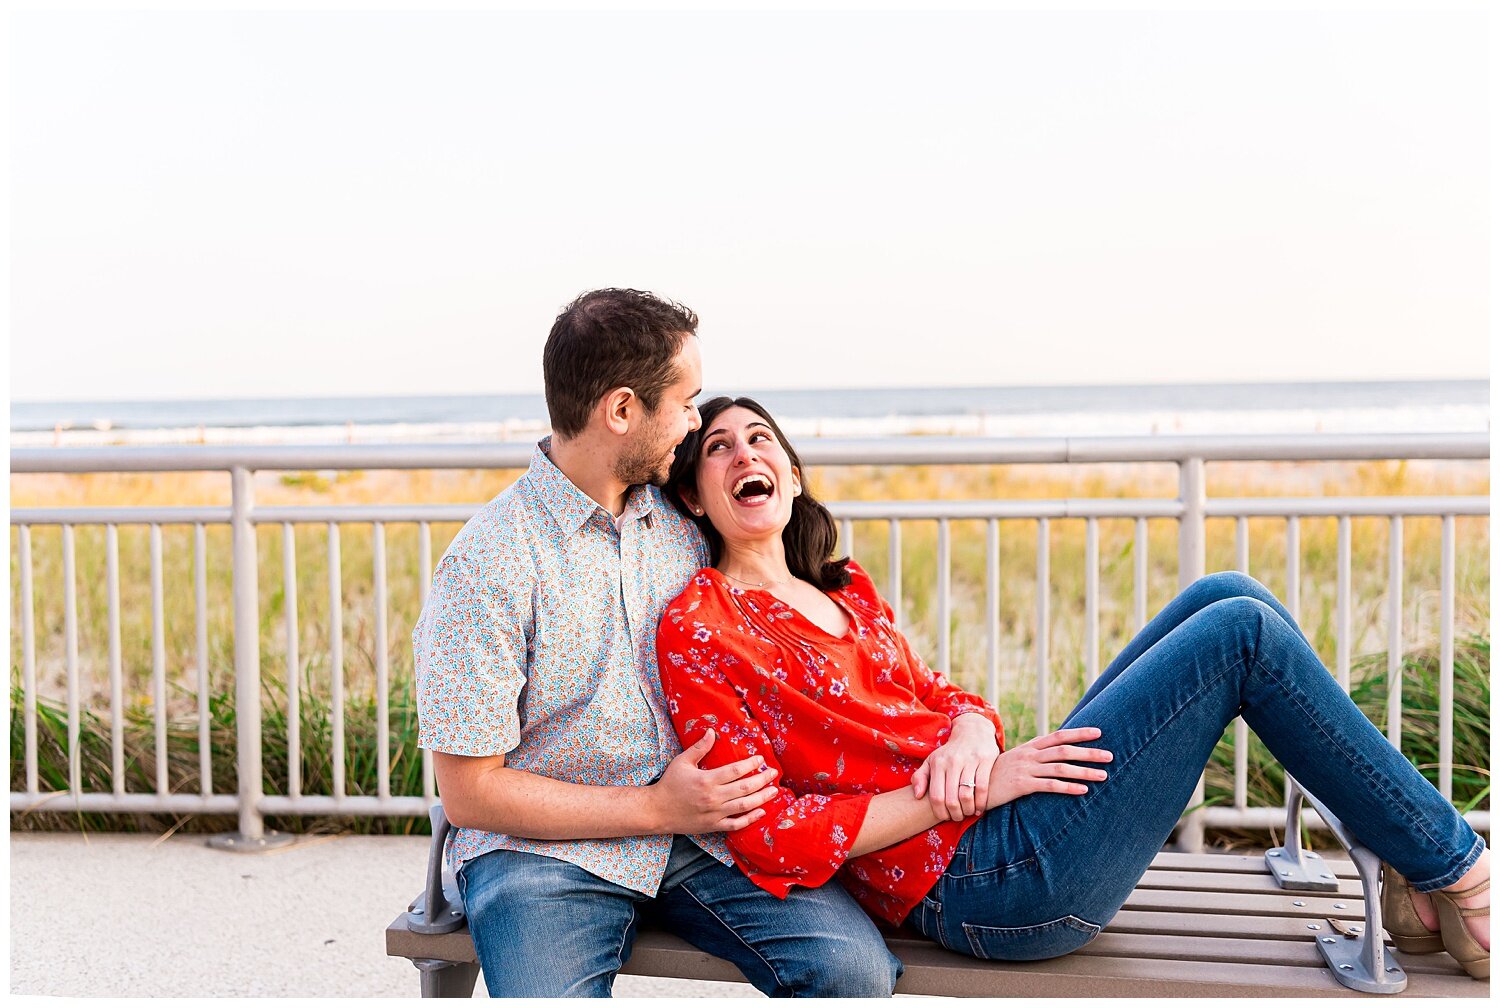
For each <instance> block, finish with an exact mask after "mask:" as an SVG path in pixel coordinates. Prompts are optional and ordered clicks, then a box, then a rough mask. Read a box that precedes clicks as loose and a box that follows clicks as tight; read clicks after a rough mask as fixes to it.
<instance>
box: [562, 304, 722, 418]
mask: <svg viewBox="0 0 1500 1008" xmlns="http://www.w3.org/2000/svg"><path fill="white" fill-rule="evenodd" d="M697 332H698V316H697V315H694V314H693V313H692V311H690V310H689V309H687V308H685V307H683V306H682V305H680V304H678V303H677V302H675V301H669V300H667V299H666V298H663V297H657V296H656V295H655V294H652V293H651V292H650V291H638V290H626V289H622V288H616V287H606V288H604V289H603V290H595V291H589V292H588V293H586V294H580V295H579V296H578V297H577V298H576V299H574V301H573V303H572V304H570V305H568V306H567V307H566V308H564V309H563V310H562V314H561V315H559V316H557V321H556V322H554V323H552V332H551V334H550V335H549V336H548V337H547V346H546V348H545V349H543V350H542V381H543V383H544V387H545V390H546V393H547V415H548V417H550V418H551V421H552V430H553V431H554V432H556V433H557V434H560V435H562V436H563V437H565V438H566V437H573V436H575V435H577V434H581V433H583V429H584V428H585V427H587V426H588V422H589V414H590V413H592V412H593V410H594V407H595V406H596V405H597V404H598V402H599V399H600V397H601V396H603V395H604V394H605V393H606V392H608V391H609V390H610V389H616V388H621V387H628V388H630V389H632V390H633V391H634V392H635V394H636V396H637V397H639V398H640V400H641V402H642V403H643V404H644V405H645V407H646V409H648V410H651V411H653V412H654V411H655V410H656V408H657V406H658V405H659V404H660V403H661V396H662V393H663V392H664V391H665V390H666V388H667V386H669V385H671V384H672V383H673V382H674V381H676V380H677V378H678V375H677V371H676V368H674V367H673V363H672V362H673V361H674V360H675V359H676V357H677V351H678V350H680V349H681V348H682V341H683V339H684V338H685V336H687V335H696V334H697Z"/></svg>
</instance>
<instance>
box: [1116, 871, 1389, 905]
mask: <svg viewBox="0 0 1500 1008" xmlns="http://www.w3.org/2000/svg"><path fill="white" fill-rule="evenodd" d="M1136 888H1137V889H1173V890H1179V891H1184V892H1248V893H1272V894H1277V893H1282V894H1285V893H1292V892H1294V890H1291V889H1283V888H1281V886H1279V885H1277V884H1276V880H1275V879H1273V878H1272V877H1271V875H1270V873H1269V872H1261V873H1260V874H1259V875H1250V874H1243V873H1239V872H1198V871H1159V870H1157V869H1155V868H1152V869H1150V870H1149V871H1147V872H1146V874H1145V875H1143V876H1141V880H1140V882H1138V883H1137V884H1136ZM1317 895H1319V896H1335V895H1336V896H1347V897H1349V898H1351V899H1357V900H1363V899H1364V890H1363V889H1362V888H1361V887H1360V884H1359V881H1358V880H1357V879H1339V880H1338V889H1337V890H1335V891H1334V892H1320V893H1317Z"/></svg>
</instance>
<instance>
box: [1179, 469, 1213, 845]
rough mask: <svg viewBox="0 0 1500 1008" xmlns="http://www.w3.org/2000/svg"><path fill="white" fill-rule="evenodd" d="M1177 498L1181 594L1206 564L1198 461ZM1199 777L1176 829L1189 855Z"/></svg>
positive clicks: (1185, 474) (1198, 822) (1194, 841)
mask: <svg viewBox="0 0 1500 1008" xmlns="http://www.w3.org/2000/svg"><path fill="white" fill-rule="evenodd" d="M1177 487H1178V499H1180V500H1181V501H1182V521H1181V523H1180V524H1179V525H1178V528H1177V590H1178V591H1181V590H1183V589H1184V588H1186V587H1187V586H1188V585H1190V584H1192V583H1193V582H1194V581H1196V580H1198V579H1199V578H1201V577H1202V576H1203V575H1204V574H1205V573H1206V571H1205V567H1206V566H1207V563H1208V559H1207V557H1208V549H1207V535H1206V534H1205V529H1204V512H1205V510H1206V508H1207V502H1208V492H1207V487H1206V481H1205V480H1204V476H1203V460H1202V459H1201V458H1185V459H1182V460H1181V461H1180V462H1178V464H1177ZM1203 801H1204V791H1203V778H1202V777H1201V776H1200V777H1199V778H1198V784H1197V786H1196V787H1194V788H1193V797H1192V799H1191V800H1190V801H1189V803H1188V807H1189V808H1190V809H1192V811H1191V812H1189V813H1188V814H1187V815H1185V816H1183V817H1182V821H1181V822H1180V823H1179V824H1178V826H1177V846H1178V849H1180V850H1183V851H1186V852H1188V853H1190V854H1197V853H1199V852H1200V851H1202V850H1203V820H1204V815H1203Z"/></svg>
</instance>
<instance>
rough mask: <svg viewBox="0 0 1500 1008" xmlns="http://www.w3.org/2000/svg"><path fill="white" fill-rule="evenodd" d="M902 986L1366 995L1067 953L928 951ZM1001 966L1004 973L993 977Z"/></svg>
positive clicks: (1445, 983)
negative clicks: (988, 958) (1024, 955)
mask: <svg viewBox="0 0 1500 1008" xmlns="http://www.w3.org/2000/svg"><path fill="white" fill-rule="evenodd" d="M906 964H907V973H906V975H905V976H903V977H902V978H901V983H899V984H897V987H896V990H897V991H899V992H902V993H923V994H944V995H950V996H956V997H964V996H969V997H972V996H976V995H986V996H1002V997H1057V996H1059V995H1062V994H1066V995H1067V996H1070V997H1089V996H1099V997H1120V996H1122V995H1128V996H1130V997H1181V996H1186V995H1192V994H1202V995H1208V996H1219V997H1252V996H1256V997H1265V996H1268V995H1270V996H1295V995H1299V994H1311V995H1316V996H1321V997H1365V996H1367V995H1362V994H1358V993H1356V992H1355V991H1352V990H1350V989H1349V988H1347V987H1345V986H1344V985H1343V984H1340V983H1339V982H1338V981H1337V980H1335V979H1334V978H1333V976H1332V974H1330V973H1329V972H1328V969H1327V968H1326V967H1325V966H1322V965H1321V964H1320V965H1318V966H1317V967H1316V968H1313V967H1300V966H1268V965H1264V964H1259V963H1256V964H1243V963H1184V962H1176V961H1173V960H1169V959H1149V960H1143V959H1117V958H1109V957H1103V956H1081V955H1077V954H1074V955H1069V956H1063V957H1062V958H1060V959H1046V960H1042V961H1041V962H1024V963H1004V964H999V963H985V962H983V961H981V960H975V959H970V958H968V957H967V956H960V955H956V954H955V953H952V952H948V951H946V950H943V949H940V948H938V947H937V946H928V947H927V948H926V949H916V950H913V952H912V958H911V959H910V960H906ZM996 968H1003V970H1004V973H1003V974H1000V975H996V973H995V972H994V971H995V969H996ZM1485 993H1486V991H1485V989H1484V988H1483V987H1482V986H1481V985H1479V984H1476V983H1475V982H1474V981H1473V980H1470V979H1469V978H1468V977H1467V976H1463V975H1458V976H1454V975H1452V974H1445V975H1430V974H1420V975H1412V976H1411V982H1410V984H1409V986H1408V987H1407V989H1406V991H1405V994H1407V995H1416V996H1425V997H1476V996H1483V995H1484V994H1485Z"/></svg>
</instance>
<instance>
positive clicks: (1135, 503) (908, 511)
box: [827, 497, 1182, 521]
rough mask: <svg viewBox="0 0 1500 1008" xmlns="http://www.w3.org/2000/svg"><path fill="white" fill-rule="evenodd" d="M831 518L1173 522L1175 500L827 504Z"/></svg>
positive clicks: (1176, 508) (1179, 508)
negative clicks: (1163, 520)
mask: <svg viewBox="0 0 1500 1008" xmlns="http://www.w3.org/2000/svg"><path fill="white" fill-rule="evenodd" d="M827 505H828V510H829V511H831V512H833V516H834V517H835V518H847V519H852V520H855V521H878V520H887V519H914V520H920V519H933V518H951V519H955V520H962V519H983V518H1033V519H1035V518H1176V517H1178V516H1179V515H1181V514H1182V504H1181V502H1179V501H1175V500H1149V499H1143V500H1131V499H1128V498H1116V497H1069V498H1066V499H1062V500H987V501H986V500H972V501H951V500H925V501H919V500H911V501H828V502H827Z"/></svg>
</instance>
